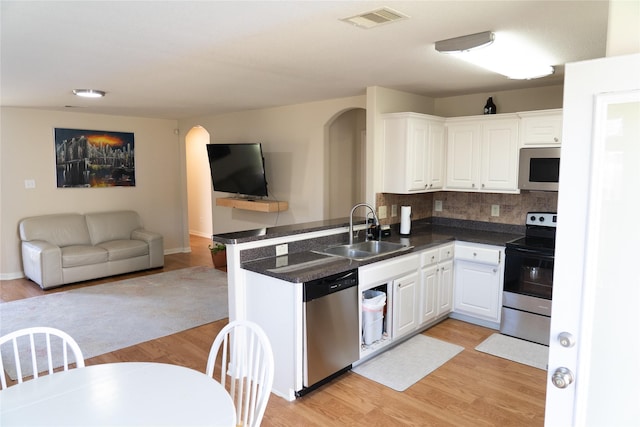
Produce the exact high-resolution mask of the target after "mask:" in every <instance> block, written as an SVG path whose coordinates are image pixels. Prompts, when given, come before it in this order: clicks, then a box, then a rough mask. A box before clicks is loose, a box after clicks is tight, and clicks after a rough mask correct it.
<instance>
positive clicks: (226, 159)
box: [207, 143, 267, 197]
mask: <svg viewBox="0 0 640 427" xmlns="http://www.w3.org/2000/svg"><path fill="white" fill-rule="evenodd" d="M207 154H208V156H209V166H210V167H211V180H212V181H213V189H214V190H215V191H220V192H224V193H234V194H237V195H240V196H249V197H266V196H267V179H266V177H265V171H264V157H263V156H262V145H261V144H260V143H252V144H207Z"/></svg>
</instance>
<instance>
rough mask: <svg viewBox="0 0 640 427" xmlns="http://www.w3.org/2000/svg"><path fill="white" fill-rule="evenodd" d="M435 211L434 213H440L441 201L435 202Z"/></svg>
mask: <svg viewBox="0 0 640 427" xmlns="http://www.w3.org/2000/svg"><path fill="white" fill-rule="evenodd" d="M435 209H436V212H442V200H436V203H435Z"/></svg>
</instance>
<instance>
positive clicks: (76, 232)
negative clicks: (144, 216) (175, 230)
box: [20, 211, 164, 289]
mask: <svg viewBox="0 0 640 427" xmlns="http://www.w3.org/2000/svg"><path fill="white" fill-rule="evenodd" d="M20 239H21V241H22V243H21V245H22V266H23V268H24V274H25V276H26V277H28V278H29V279H31V280H33V281H34V282H36V283H37V284H38V285H40V287H42V289H49V288H53V287H56V286H61V285H66V284H69V283H74V282H80V281H83V280H90V279H96V278H99V277H106V276H112V275H115V274H122V273H128V272H131V271H138V270H145V269H149V268H156V267H162V266H163V265H164V247H163V240H162V235H160V234H158V233H153V232H151V231H147V230H145V229H144V228H143V227H142V222H141V220H140V216H139V215H138V214H137V213H136V212H134V211H114V212H98V213H90V214H85V215H81V214H76V213H69V214H57V215H44V216H37V217H31V218H25V219H23V220H22V221H20Z"/></svg>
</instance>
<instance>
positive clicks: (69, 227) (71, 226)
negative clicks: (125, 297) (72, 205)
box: [19, 214, 91, 247]
mask: <svg viewBox="0 0 640 427" xmlns="http://www.w3.org/2000/svg"><path fill="white" fill-rule="evenodd" d="M19 229H20V239H21V240H23V241H26V242H30V241H33V240H42V241H45V242H49V243H51V244H54V245H56V246H60V247H64V246H71V245H91V238H90V237H89V230H88V229H87V223H86V221H85V219H84V215H80V214H57V215H43V216H36V217H31V218H25V219H23V220H22V221H20V227H19Z"/></svg>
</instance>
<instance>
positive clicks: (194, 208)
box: [186, 126, 213, 237]
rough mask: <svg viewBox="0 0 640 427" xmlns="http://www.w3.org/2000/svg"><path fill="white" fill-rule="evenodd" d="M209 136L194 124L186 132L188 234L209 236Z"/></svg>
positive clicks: (210, 230)
mask: <svg viewBox="0 0 640 427" xmlns="http://www.w3.org/2000/svg"><path fill="white" fill-rule="evenodd" d="M210 138H211V136H210V135H209V132H207V131H206V130H205V129H204V128H202V127H200V126H196V127H194V128H193V129H191V130H189V132H187V137H186V162H187V195H188V207H189V234H195V235H196V236H201V237H211V234H212V232H213V230H212V229H211V172H210V168H209V159H208V157H207V144H208V143H209V142H210Z"/></svg>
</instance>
